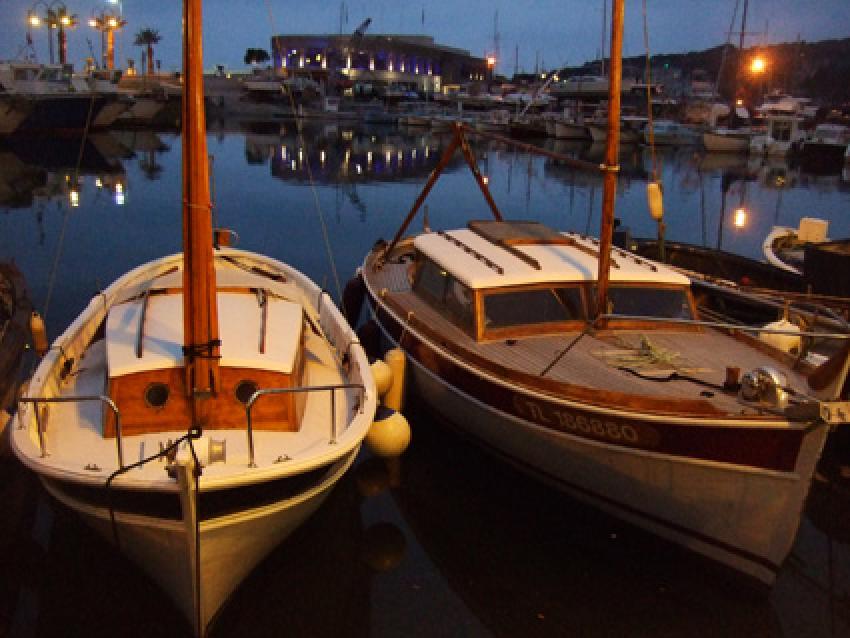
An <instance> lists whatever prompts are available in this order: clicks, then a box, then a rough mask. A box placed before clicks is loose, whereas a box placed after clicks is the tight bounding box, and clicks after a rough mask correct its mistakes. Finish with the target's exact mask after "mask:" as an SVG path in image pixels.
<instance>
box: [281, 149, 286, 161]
mask: <svg viewBox="0 0 850 638" xmlns="http://www.w3.org/2000/svg"><path fill="white" fill-rule="evenodd" d="M286 155H287V151H286V147H285V146H281V147H280V159H281V161H283V162H285V161H286Z"/></svg>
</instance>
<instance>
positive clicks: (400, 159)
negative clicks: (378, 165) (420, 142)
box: [398, 151, 404, 164]
mask: <svg viewBox="0 0 850 638" xmlns="http://www.w3.org/2000/svg"><path fill="white" fill-rule="evenodd" d="M402 160H404V153H403V152H402V151H399V152H398V163H399V164H401V162H402Z"/></svg>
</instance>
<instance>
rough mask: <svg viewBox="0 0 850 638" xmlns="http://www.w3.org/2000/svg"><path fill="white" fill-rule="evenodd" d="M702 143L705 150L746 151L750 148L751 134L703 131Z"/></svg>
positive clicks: (720, 151) (719, 151) (721, 151)
mask: <svg viewBox="0 0 850 638" xmlns="http://www.w3.org/2000/svg"><path fill="white" fill-rule="evenodd" d="M702 144H703V146H705V150H707V151H713V152H718V153H746V152H748V151H749V149H750V136H749V135H743V134H742V135H724V134H722V133H703V134H702Z"/></svg>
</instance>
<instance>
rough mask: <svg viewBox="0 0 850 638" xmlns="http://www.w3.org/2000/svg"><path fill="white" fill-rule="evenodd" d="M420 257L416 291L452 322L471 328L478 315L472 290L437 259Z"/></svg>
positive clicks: (415, 282)
mask: <svg viewBox="0 0 850 638" xmlns="http://www.w3.org/2000/svg"><path fill="white" fill-rule="evenodd" d="M418 258H419V260H420V262H419V268H418V269H417V273H416V280H415V281H414V283H413V290H414V291H415V292H416V294H418V295H419V296H420V297H422V298H424V299H426V300H427V301H428V302H429V303H430V304H431V305H432V306H434V307H435V308H437V309H438V310H440V311H442V313H443V314H444V315H445V316H446V317H448V318H449V319H450V320H451V321H452V322H454V323H456V324H457V325H459V326H460V327H462V328H464V329H466V330H470V331H471V330H472V327H473V325H474V321H473V319H474V315H475V311H474V303H473V292H472V290H471V289H470V288H469V287H468V286H466V285H465V284H463V283H462V282H460V281H459V280H458V279H456V278H455V277H453V276H452V275H451V274H450V273H449V272H447V271H446V270H444V269H443V268H441V267H440V266H439V265H438V264H437V263H436V262H434V261H431V260H430V259H428V258H425V257H423V256H422V255H419V256H418Z"/></svg>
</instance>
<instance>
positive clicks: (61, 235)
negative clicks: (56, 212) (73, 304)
mask: <svg viewBox="0 0 850 638" xmlns="http://www.w3.org/2000/svg"><path fill="white" fill-rule="evenodd" d="M69 212H70V208H66V209H65V213H64V215H63V216H62V230H61V231H59V242H58V243H57V244H56V255H54V257H53V266H51V268H50V279H48V282H47V295H46V296H45V298H44V309H43V311H42V313H41V316H42V318H43V319H44V320H45V321H46V320H47V311H48V309H49V308H50V298H51V297H52V296H53V285H54V284H55V283H56V271H57V270H58V268H59V257H60V256H61V255H62V246H63V245H64V243H65V229H66V228H67V227H68V213H69Z"/></svg>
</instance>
